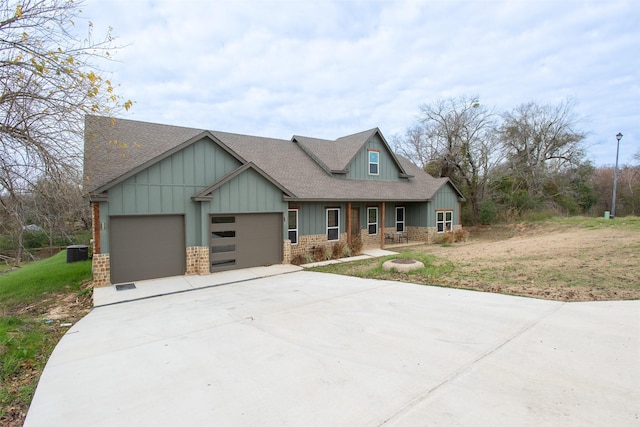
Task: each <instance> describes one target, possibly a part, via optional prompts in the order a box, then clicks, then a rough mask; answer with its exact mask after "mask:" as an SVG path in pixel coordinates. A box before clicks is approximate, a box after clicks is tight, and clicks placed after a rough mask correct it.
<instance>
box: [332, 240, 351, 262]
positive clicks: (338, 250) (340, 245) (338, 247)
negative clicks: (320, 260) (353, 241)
mask: <svg viewBox="0 0 640 427" xmlns="http://www.w3.org/2000/svg"><path fill="white" fill-rule="evenodd" d="M346 246H347V245H346V244H345V243H344V242H335V243H334V244H333V246H332V247H331V256H332V258H342V255H343V254H344V248H345V247H346Z"/></svg>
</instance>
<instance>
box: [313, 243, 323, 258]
mask: <svg viewBox="0 0 640 427" xmlns="http://www.w3.org/2000/svg"><path fill="white" fill-rule="evenodd" d="M311 256H312V257H313V260H314V261H315V262H318V261H324V247H322V246H314V247H313V248H312V249H311Z"/></svg>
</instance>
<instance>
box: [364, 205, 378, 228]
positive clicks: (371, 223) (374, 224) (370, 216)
mask: <svg viewBox="0 0 640 427" xmlns="http://www.w3.org/2000/svg"><path fill="white" fill-rule="evenodd" d="M367 228H369V234H378V208H367Z"/></svg>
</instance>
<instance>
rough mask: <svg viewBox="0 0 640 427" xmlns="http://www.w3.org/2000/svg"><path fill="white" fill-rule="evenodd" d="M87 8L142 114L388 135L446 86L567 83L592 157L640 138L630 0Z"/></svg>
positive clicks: (557, 93)
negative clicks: (113, 42)
mask: <svg viewBox="0 0 640 427" xmlns="http://www.w3.org/2000/svg"><path fill="white" fill-rule="evenodd" d="M85 12H86V15H87V16H89V17H91V18H92V20H93V21H94V22H95V23H96V28H105V29H106V27H107V26H108V25H112V26H113V27H114V33H115V34H116V35H119V36H120V42H121V43H123V44H129V46H128V47H127V48H125V49H123V50H122V52H121V54H120V55H119V57H118V59H119V60H121V61H122V62H121V63H112V64H110V66H111V68H112V69H114V80H115V81H117V82H120V83H121V84H122V86H121V93H122V94H123V95H124V96H125V97H127V98H133V99H134V100H135V101H136V105H135V107H134V114H133V118H137V119H140V120H147V121H158V122H164V123H169V124H176V125H184V126H196V127H206V128H211V129H216V130H225V131H231V132H238V133H248V134H257V135H264V136H272V137H279V138H286V139H288V138H290V137H291V135H292V134H304V135H309V136H317V137H327V138H335V137H338V136H341V135H344V134H347V133H351V132H357V131H360V130H364V129H368V128H371V127H374V126H378V127H380V128H381V130H382V132H383V133H384V134H385V135H386V136H387V137H391V135H392V134H394V133H402V132H403V131H404V129H406V128H407V127H408V126H409V125H411V123H412V121H413V119H414V117H415V115H416V114H417V113H418V105H419V104H421V103H425V102H426V103H428V102H433V101H435V100H436V99H438V98H445V97H452V96H461V95H476V94H477V95H479V96H480V100H481V102H483V103H484V104H485V105H488V106H495V107H496V109H497V110H498V111H505V110H509V109H511V108H513V107H515V106H516V105H518V104H521V103H524V102H528V101H531V100H534V101H536V102H540V103H554V102H558V101H560V100H563V99H566V98H567V97H570V98H575V99H576V101H577V102H578V107H577V112H578V113H579V114H582V115H585V116H589V121H588V122H587V123H586V125H587V128H586V129H585V130H589V131H591V135H590V136H589V138H588V140H587V143H588V144H590V145H591V148H590V153H589V155H590V157H591V158H592V159H593V160H595V161H596V163H598V164H611V163H613V161H614V160H615V152H613V153H612V152H611V144H612V142H613V143H614V145H615V137H614V135H615V134H616V133H617V132H618V131H622V132H623V133H624V134H625V138H624V140H623V141H624V142H627V141H629V142H628V144H629V145H628V146H624V147H623V146H622V145H621V161H622V162H625V161H630V159H631V156H632V155H633V154H634V153H635V152H636V151H637V150H638V147H639V146H640V144H638V143H637V141H638V138H640V111H639V110H640V108H639V107H638V106H639V105H640V104H639V103H638V97H639V95H640V88H639V86H638V81H639V80H640V75H639V73H640V71H639V70H640V59H639V55H638V54H637V52H639V51H640V29H638V28H637V17H638V16H639V15H640V5H639V4H638V3H637V2H635V1H633V0H632V1H624V0H614V1H608V2H601V1H597V0H584V1H565V2H555V1H546V0H541V1H536V0H521V1H506V0H504V1H503V0H495V1H469V0H468V1H453V2H449V1H447V2H435V1H418V0H407V1H355V0H353V1H348V0H342V1H340V0H338V1H267V0H264V1H260V0H255V1H230V0H227V1H215V2H208V1H204V0H203V1H186V2H175V1H168V0H167V1H132V2H131V1H129V2H127V1H120V0H118V1H106V2H104V1H98V0H89V2H88V4H87V5H86V7H85ZM611 140H612V141H611ZM633 141H635V142H633ZM631 144H635V149H631ZM623 148H624V150H625V151H623Z"/></svg>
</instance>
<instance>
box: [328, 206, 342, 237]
mask: <svg viewBox="0 0 640 427" xmlns="http://www.w3.org/2000/svg"><path fill="white" fill-rule="evenodd" d="M327 240H328V241H330V242H331V241H335V240H340V209H339V208H327Z"/></svg>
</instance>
